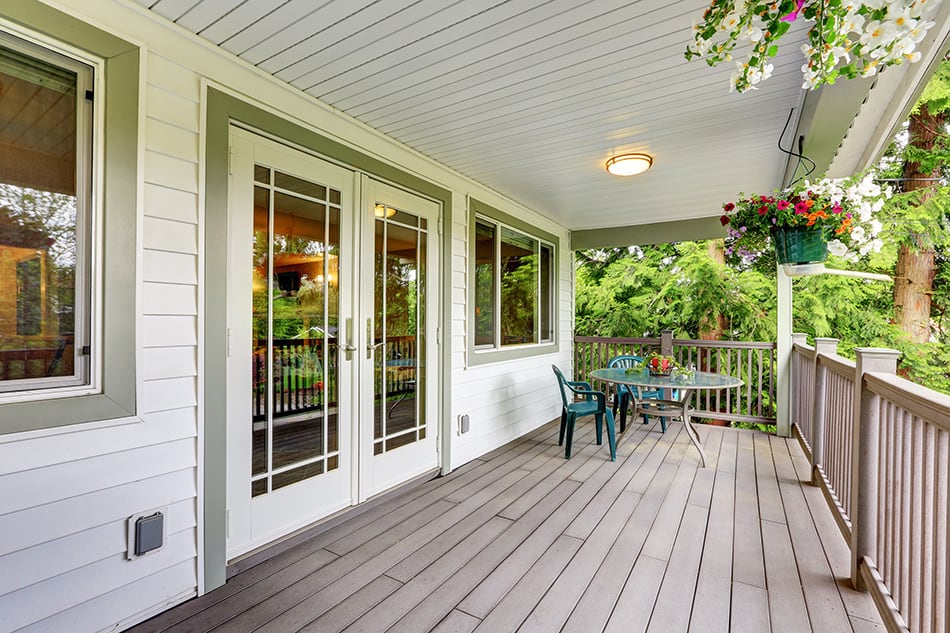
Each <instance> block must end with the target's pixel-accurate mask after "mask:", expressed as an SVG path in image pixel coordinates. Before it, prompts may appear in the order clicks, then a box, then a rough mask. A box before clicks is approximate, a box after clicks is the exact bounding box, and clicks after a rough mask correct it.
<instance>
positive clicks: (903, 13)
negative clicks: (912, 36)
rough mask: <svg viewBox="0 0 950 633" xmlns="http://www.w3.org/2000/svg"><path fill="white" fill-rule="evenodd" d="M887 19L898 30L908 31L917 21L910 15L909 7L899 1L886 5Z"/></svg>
mask: <svg viewBox="0 0 950 633" xmlns="http://www.w3.org/2000/svg"><path fill="white" fill-rule="evenodd" d="M887 19H888V21H890V22H893V23H894V26H895V27H897V29H898V30H900V31H908V30H910V29H911V28H913V27H914V25H916V23H917V21H916V20H914V19H913V18H911V16H910V7H905V6H904V5H903V4H902V3H900V2H893V3H891V4H890V5H888V7H887Z"/></svg>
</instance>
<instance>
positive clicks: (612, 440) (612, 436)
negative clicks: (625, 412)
mask: <svg viewBox="0 0 950 633" xmlns="http://www.w3.org/2000/svg"><path fill="white" fill-rule="evenodd" d="M607 445H608V446H609V447H610V461H612V462H615V461H617V434H616V432H615V431H614V416H613V414H612V413H611V412H610V411H609V410H608V411H607Z"/></svg>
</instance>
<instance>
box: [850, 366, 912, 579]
mask: <svg viewBox="0 0 950 633" xmlns="http://www.w3.org/2000/svg"><path fill="white" fill-rule="evenodd" d="M855 353H856V354H857V359H856V361H855V372H854V421H853V425H852V429H853V430H852V433H853V435H852V439H851V491H852V494H851V508H849V511H850V515H851V583H852V585H854V587H855V588H857V589H859V590H861V591H866V590H867V587H866V586H865V583H864V581H863V580H862V579H861V573H860V564H861V560H862V559H863V558H864V557H865V556H870V557H871V558H874V552H875V549H876V543H877V509H878V495H879V490H878V479H877V473H876V472H875V470H876V469H877V465H878V453H879V450H878V448H879V443H880V428H879V423H880V411H879V401H880V398H879V397H877V396H876V395H874V394H873V393H871V392H870V391H869V390H867V389H865V387H864V375H865V374H866V373H868V372H881V373H888V374H895V373H897V358H898V356H900V352H898V351H897V350H893V349H881V348H873V347H859V348H857V349H855Z"/></svg>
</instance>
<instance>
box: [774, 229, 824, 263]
mask: <svg viewBox="0 0 950 633" xmlns="http://www.w3.org/2000/svg"><path fill="white" fill-rule="evenodd" d="M772 245H773V246H774V247H775V257H776V259H777V260H778V263H779V264H817V263H819V262H823V261H825V260H826V259H828V240H827V238H826V237H825V231H823V230H821V229H814V228H807V227H787V228H777V229H773V230H772Z"/></svg>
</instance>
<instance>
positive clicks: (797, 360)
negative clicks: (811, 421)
mask: <svg viewBox="0 0 950 633" xmlns="http://www.w3.org/2000/svg"><path fill="white" fill-rule="evenodd" d="M807 344H808V335H807V334H802V333H801V332H796V333H794V334H792V348H791V350H790V352H789V353H790V354H791V355H792V360H791V370H792V377H791V383H790V385H789V388H788V389H789V393H791V394H792V399H793V400H795V399H797V398H800V397H801V395H802V383H803V382H804V381H806V380H807V381H808V382H809V383H810V382H811V376H809V377H807V378H806V377H805V376H803V375H802V363H801V356H799V355H798V354H796V353H795V346H796V345H800V346H804V345H807ZM789 415H790V418H789V421H788V423H789V426H790V427H791V426H795V425H798V431H799V433H802V434H804V432H805V428H806V425H805V420H802V419H800V418H799V415H801V411H799V409H798V407H795V406H790V408H789ZM806 439H807V438H806Z"/></svg>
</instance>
